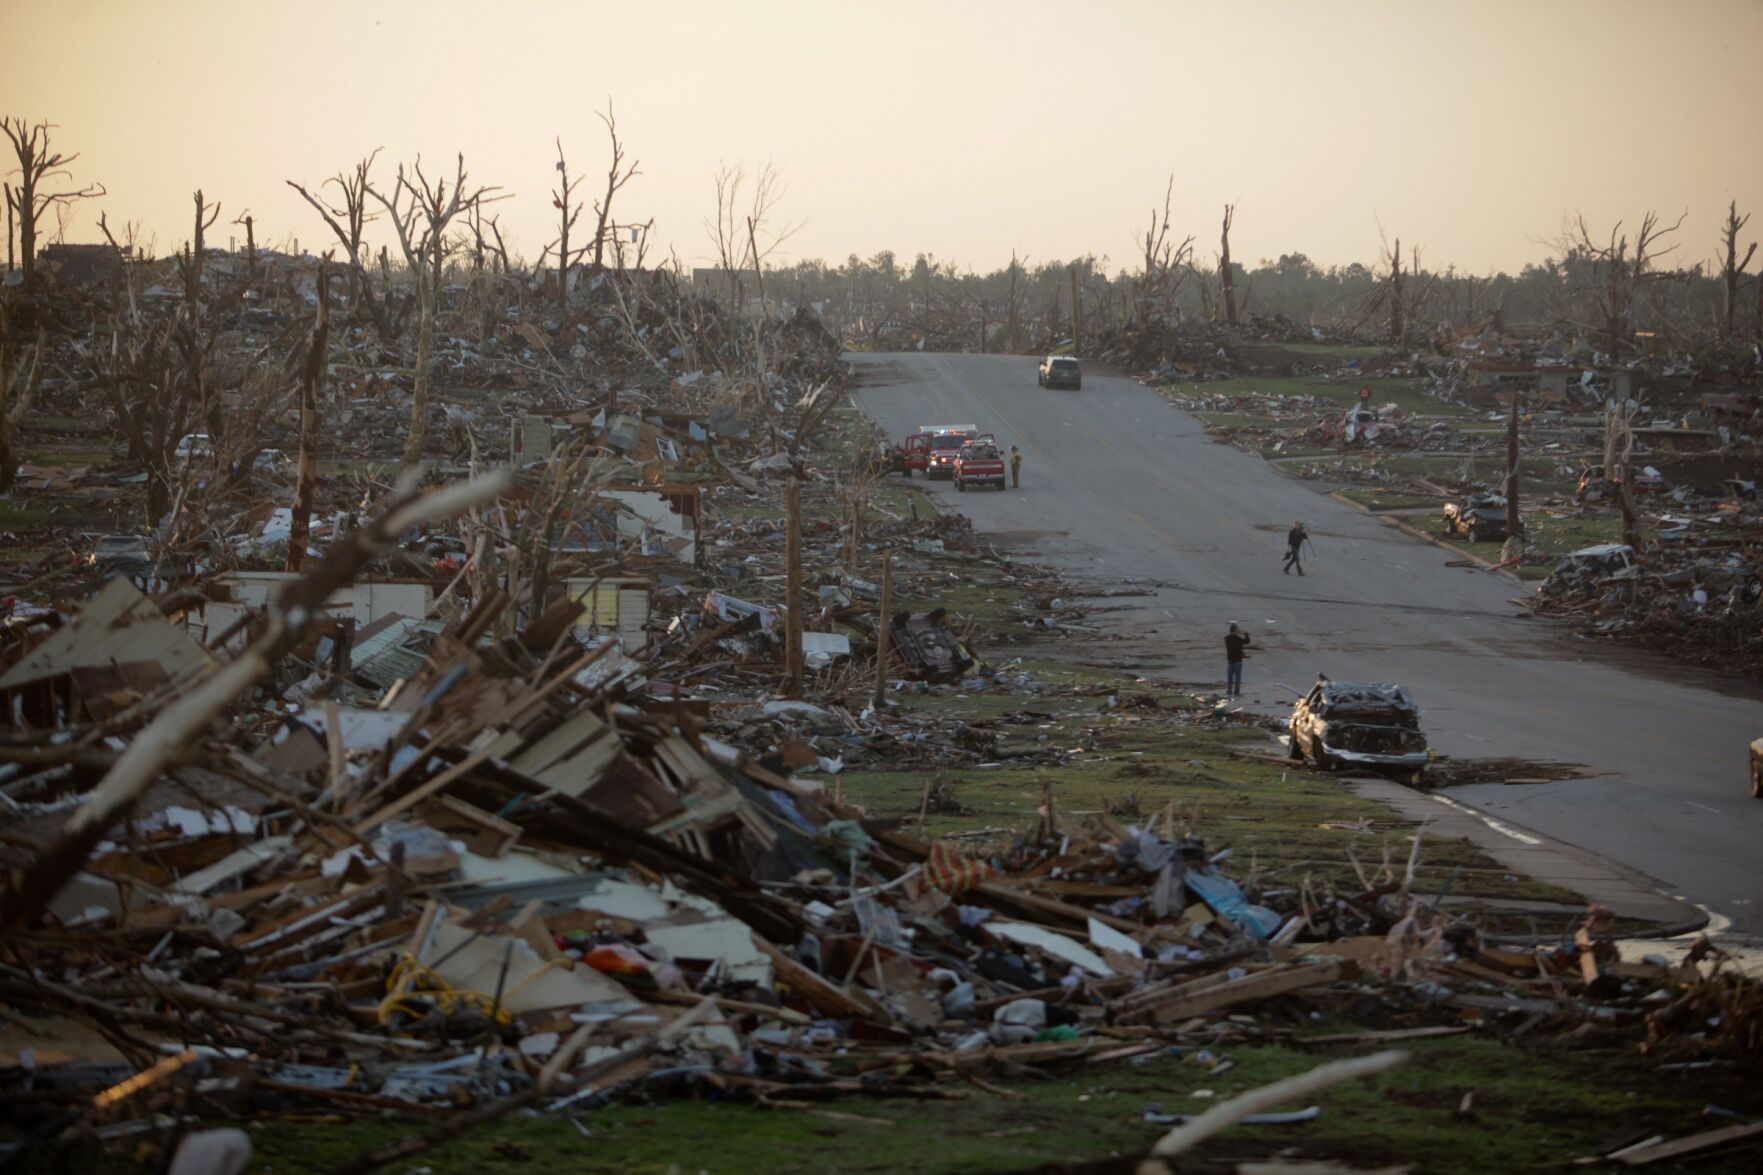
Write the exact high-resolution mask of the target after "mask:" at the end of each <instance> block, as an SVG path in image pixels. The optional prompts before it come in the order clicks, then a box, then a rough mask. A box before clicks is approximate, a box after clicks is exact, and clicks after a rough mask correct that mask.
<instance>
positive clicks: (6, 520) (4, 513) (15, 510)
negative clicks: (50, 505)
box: [0, 498, 49, 526]
mask: <svg viewBox="0 0 1763 1175" xmlns="http://www.w3.org/2000/svg"><path fill="white" fill-rule="evenodd" d="M48 520H49V513H48V511H46V510H43V509H42V508H41V507H38V506H27V505H25V504H24V503H23V502H16V501H13V500H12V499H11V498H0V526H35V525H37V524H38V523H42V522H47V521H48Z"/></svg>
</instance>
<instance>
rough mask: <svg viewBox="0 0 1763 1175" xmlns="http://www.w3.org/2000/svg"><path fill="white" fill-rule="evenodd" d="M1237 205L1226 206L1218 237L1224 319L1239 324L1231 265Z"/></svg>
mask: <svg viewBox="0 0 1763 1175" xmlns="http://www.w3.org/2000/svg"><path fill="white" fill-rule="evenodd" d="M1236 211H1237V209H1236V205H1235V204H1226V205H1225V206H1224V229H1223V231H1222V232H1220V234H1219V237H1218V281H1219V284H1220V285H1221V286H1223V287H1224V321H1225V323H1226V324H1227V325H1229V326H1235V325H1236V324H1237V281H1236V275H1235V274H1234V273H1233V272H1232V271H1231V267H1230V224H1231V221H1233V220H1235V219H1236Z"/></svg>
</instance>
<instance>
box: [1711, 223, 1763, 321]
mask: <svg viewBox="0 0 1763 1175" xmlns="http://www.w3.org/2000/svg"><path fill="white" fill-rule="evenodd" d="M1750 219H1751V214H1750V213H1749V212H1747V213H1745V214H1744V215H1743V216H1740V215H1739V205H1738V201H1737V200H1734V201H1732V202H1731V203H1730V204H1728V205H1727V206H1726V223H1725V224H1723V225H1721V226H1720V246H1721V248H1722V249H1723V250H1724V251H1725V253H1726V256H1725V257H1724V258H1723V259H1722V260H1721V264H1720V278H1721V282H1722V284H1723V287H1724V290H1725V294H1726V297H1725V300H1724V302H1722V304H1721V317H1720V322H1721V330H1722V333H1724V334H1725V335H1726V337H1727V338H1731V337H1732V332H1733V329H1734V327H1735V325H1736V318H1737V315H1738V303H1739V277H1740V276H1741V275H1742V274H1743V273H1744V272H1745V267H1746V266H1748V265H1750V264H1751V258H1752V256H1753V255H1755V254H1756V252H1757V242H1755V241H1752V242H1751V245H1750V247H1749V248H1748V249H1746V250H1745V256H1744V259H1743V260H1740V258H1739V230H1741V229H1743V228H1744V227H1745V225H1746V223H1747V222H1749V221H1750ZM1758 304H1759V306H1763V302H1759V303H1758Z"/></svg>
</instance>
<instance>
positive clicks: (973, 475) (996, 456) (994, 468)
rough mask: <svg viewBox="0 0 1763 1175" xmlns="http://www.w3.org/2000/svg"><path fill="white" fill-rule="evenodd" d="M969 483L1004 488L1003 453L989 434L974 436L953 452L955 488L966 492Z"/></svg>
mask: <svg viewBox="0 0 1763 1175" xmlns="http://www.w3.org/2000/svg"><path fill="white" fill-rule="evenodd" d="M970 483H972V484H978V485H988V484H989V485H994V486H997V487H998V488H999V489H1004V488H1006V486H1005V482H1004V454H1002V453H1000V452H999V451H998V442H997V441H996V440H994V439H992V437H991V436H989V435H988V436H982V437H975V438H974V439H973V440H971V441H968V442H967V443H966V444H965V445H962V446H961V448H960V449H959V450H958V451H957V452H956V454H955V488H956V489H957V490H960V491H961V492H962V493H966V492H967V487H968V485H969V484H970Z"/></svg>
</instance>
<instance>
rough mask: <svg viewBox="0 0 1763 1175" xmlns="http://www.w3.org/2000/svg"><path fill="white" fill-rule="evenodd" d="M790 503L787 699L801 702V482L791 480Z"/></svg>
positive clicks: (785, 625)
mask: <svg viewBox="0 0 1763 1175" xmlns="http://www.w3.org/2000/svg"><path fill="white" fill-rule="evenodd" d="M788 502H789V531H788V534H787V535H786V543H787V546H786V554H785V559H786V560H787V561H788V564H789V567H788V574H787V576H786V578H785V584H786V586H785V588H784V591H785V593H786V595H785V598H786V599H787V600H788V601H789V610H788V611H787V612H785V613H784V644H785V646H786V647H785V650H784V656H785V660H784V664H785V666H787V667H788V669H787V671H788V674H789V681H788V683H787V684H786V685H785V687H784V696H785V697H790V698H799V697H801V696H802V493H801V482H799V481H798V480H797V479H796V478H795V477H794V476H791V478H790V486H789V497H788Z"/></svg>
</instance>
